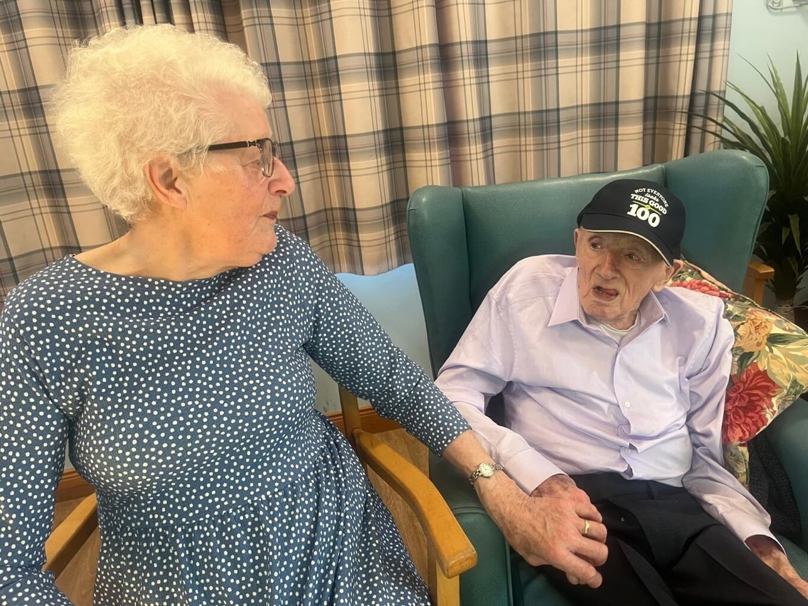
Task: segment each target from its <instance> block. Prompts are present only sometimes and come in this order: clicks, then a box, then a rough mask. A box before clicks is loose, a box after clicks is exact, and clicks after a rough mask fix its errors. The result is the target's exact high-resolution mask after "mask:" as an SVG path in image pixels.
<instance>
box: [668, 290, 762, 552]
mask: <svg viewBox="0 0 808 606" xmlns="http://www.w3.org/2000/svg"><path fill="white" fill-rule="evenodd" d="M722 311H723V306H719V307H718V309H717V311H716V314H717V317H716V322H715V330H714V333H713V334H712V335H706V339H707V340H708V341H709V342H710V343H712V345H711V347H710V349H709V351H708V352H707V355H706V357H705V358H704V360H703V363H702V364H701V365H700V367H699V368H698V369H696V371H695V372H694V373H693V375H692V376H690V377H688V383H689V386H690V413H689V414H688V417H687V426H688V430H689V432H690V441H691V443H692V445H693V462H692V464H691V467H690V470H689V471H688V472H687V473H686V474H685V475H684V476H683V477H682V484H683V486H684V487H685V488H686V489H687V491H688V492H689V493H690V494H692V495H693V496H694V497H695V498H696V499H698V500H699V501H700V502H701V505H702V507H703V508H704V510H705V511H706V512H707V513H709V514H710V515H711V516H712V517H714V518H715V519H717V520H718V521H719V522H721V523H722V524H724V525H725V526H727V527H728V528H729V529H730V530H731V531H732V532H733V533H734V534H735V535H736V536H737V537H738V538H739V539H741V540H742V541H745V540H746V539H747V538H749V537H750V536H753V535H765V536H768V537H771V538H772V539H774V535H772V533H771V532H770V530H769V522H770V517H769V514H768V513H766V510H765V509H763V507H762V506H761V505H760V503H758V502H757V501H756V500H755V498H754V497H753V496H752V495H751V494H749V492H748V491H747V490H746V489H745V488H744V487H743V486H741V484H740V482H738V480H737V479H736V478H735V476H733V475H732V474H731V473H730V472H729V471H727V469H726V468H725V467H724V466H723V463H724V455H723V450H722V448H721V427H722V424H723V419H724V396H725V393H726V388H727V380H728V377H729V372H730V366H731V365H732V344H733V334H732V328H731V327H730V324H729V322H727V321H726V320H724V319H723V317H722ZM775 540H776V539H775Z"/></svg>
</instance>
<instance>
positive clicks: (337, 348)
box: [0, 227, 468, 606]
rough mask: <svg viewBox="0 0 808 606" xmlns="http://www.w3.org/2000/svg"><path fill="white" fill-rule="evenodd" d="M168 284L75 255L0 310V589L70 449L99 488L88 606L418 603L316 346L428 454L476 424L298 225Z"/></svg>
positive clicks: (22, 557) (13, 599)
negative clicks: (317, 387) (334, 418)
mask: <svg viewBox="0 0 808 606" xmlns="http://www.w3.org/2000/svg"><path fill="white" fill-rule="evenodd" d="M277 234H278V246H277V248H276V249H275V251H273V253H271V254H270V255H267V256H266V257H265V258H264V259H263V260H262V261H261V262H260V263H258V264H257V265H255V266H254V267H251V268H246V269H235V270H232V271H228V272H224V273H222V274H219V275H217V276H214V277H212V278H208V279H203V280H193V281H189V282H171V281H165V280H154V279H149V278H138V277H126V276H118V275H113V274H108V273H105V272H102V271H99V270H95V269H92V268H90V267H87V266H85V265H82V264H81V263H80V262H78V261H77V260H76V259H74V258H73V257H66V258H64V259H62V260H61V261H58V262H56V263H54V264H53V265H51V266H49V267H48V268H46V269H45V270H43V271H41V272H40V273H38V274H37V275H35V276H33V277H32V278H30V279H28V280H26V281H24V282H23V283H22V284H21V285H20V286H18V287H17V288H16V289H15V290H14V292H13V293H12V295H11V296H10V297H9V299H8V302H7V305H6V309H5V310H4V312H3V315H2V317H0V436H2V440H1V441H0V478H2V479H0V603H2V604H31V605H33V604H36V605H41V604H61V603H64V604H67V603H68V602H67V600H66V599H65V598H64V597H63V596H62V595H61V594H59V593H58V591H57V590H56V589H55V588H54V586H53V582H52V579H51V578H50V576H49V575H47V574H44V573H40V572H38V571H39V569H40V568H41V565H42V563H43V560H44V556H43V543H44V540H45V539H46V537H47V536H48V534H49V531H50V525H51V520H52V511H53V508H52V501H53V491H54V489H55V487H56V485H57V483H58V480H59V478H60V476H61V472H62V467H63V458H64V455H63V453H64V445H65V442H66V441H68V442H69V452H70V459H71V461H72V462H73V464H74V466H75V468H76V470H77V471H78V472H79V473H80V474H81V476H82V477H84V478H85V479H86V480H87V481H89V482H90V483H91V484H92V485H93V486H94V487H95V488H96V491H97V496H98V513H99V526H100V528H101V552H100V557H99V567H98V575H97V580H96V587H95V604H96V605H98V606H107V605H127V606H129V605H156V604H160V605H164V604H172V605H173V604H177V605H207V604H239V605H252V604H255V605H259V604H260V605H267V604H273V605H286V604H288V605H298V604H307V605H308V604H311V605H314V604H346V605H347V604H351V605H356V604H373V605H379V604H390V605H395V606H401V605H405V604H427V603H428V598H427V595H426V590H425V587H424V585H423V583H422V581H421V580H420V579H419V578H418V576H417V573H416V572H415V569H414V567H413V565H412V563H411V561H410V559H409V556H408V555H407V553H406V551H405V549H404V547H403V545H402V544H401V540H400V538H399V535H398V532H397V531H396V528H395V526H394V524H393V522H392V519H391V517H390V514H389V512H388V510H387V509H386V508H385V506H384V504H383V503H382V502H381V501H380V499H379V497H378V496H377V494H376V493H375V492H374V490H373V488H372V487H371V486H370V484H369V482H368V480H367V477H366V475H365V473H364V470H363V469H362V466H361V464H360V463H359V461H358V459H357V458H356V456H355V454H354V452H353V450H352V449H351V447H350V446H349V445H348V443H347V442H346V440H345V439H344V438H343V436H342V435H341V434H340V433H339V432H338V431H337V430H336V429H335V428H334V426H333V425H332V424H331V423H330V422H329V421H328V420H327V419H326V418H325V417H324V416H323V415H322V414H320V413H319V412H317V411H316V410H315V409H314V395H315V394H314V380H313V376H312V373H311V369H310V366H309V363H308V357H309V356H311V357H312V358H313V359H314V360H315V361H316V362H317V363H318V364H320V365H321V366H322V367H323V368H324V369H326V370H327V371H328V372H329V373H330V374H331V375H332V376H334V378H335V379H336V380H337V381H339V382H341V383H343V384H344V385H346V386H347V387H348V388H349V389H351V390H352V391H354V393H356V394H357V395H359V396H360V397H363V398H366V399H368V400H370V401H372V402H374V403H375V406H376V408H377V410H378V411H379V412H380V414H382V415H384V416H388V417H390V418H394V419H396V420H398V421H399V422H400V423H401V424H402V425H404V426H405V427H407V428H408V429H409V430H410V431H411V432H412V433H413V434H414V435H416V436H417V437H418V438H419V439H421V440H422V441H424V442H425V443H426V444H427V445H428V446H429V447H430V448H431V449H432V450H433V451H436V452H441V451H442V450H443V448H445V447H446V446H447V445H448V444H449V443H450V442H451V441H452V440H453V439H454V438H455V437H457V436H458V435H459V434H460V433H462V432H463V431H465V430H466V429H467V428H468V426H467V424H466V423H465V421H464V420H463V419H462V417H460V416H459V414H458V413H457V412H456V410H455V409H454V407H453V406H451V404H449V402H448V401H447V400H446V399H445V398H444V397H443V395H442V394H441V393H440V392H439V391H438V390H437V388H435V387H434V385H433V384H432V382H431V381H430V380H429V379H428V378H427V377H426V376H425V375H424V373H423V372H422V371H421V370H420V369H419V368H418V367H417V365H415V364H414V363H412V362H411V361H410V360H409V359H407V357H406V356H405V355H404V354H403V353H401V352H400V351H399V350H398V349H397V348H396V347H395V346H393V345H392V343H390V341H389V339H388V338H387V336H386V335H385V334H384V333H383V332H382V331H381V329H380V328H379V326H378V325H377V324H376V322H375V321H374V320H373V318H372V317H371V316H370V315H369V314H368V312H367V311H366V310H365V309H364V308H363V307H362V306H361V304H359V302H358V301H357V300H356V299H355V298H354V297H353V295H351V293H350V292H348V291H347V290H346V289H345V288H344V287H343V286H342V285H341V284H340V282H339V281H338V280H337V279H336V277H335V276H334V275H333V274H332V273H331V272H329V271H328V270H327V268H326V267H325V266H324V265H323V263H322V262H321V261H320V260H319V259H318V258H317V257H316V256H315V255H314V254H313V253H312V252H311V250H310V249H309V248H308V247H307V246H306V245H305V244H304V243H303V242H302V241H301V240H299V239H298V238H296V237H295V236H293V235H291V234H289V233H288V232H286V231H285V230H283V229H282V228H280V227H278V228H277Z"/></svg>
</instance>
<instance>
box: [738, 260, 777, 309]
mask: <svg viewBox="0 0 808 606" xmlns="http://www.w3.org/2000/svg"><path fill="white" fill-rule="evenodd" d="M773 277H774V268H772V267H769V266H768V265H766V264H765V263H761V262H760V261H750V262H749V266H748V267H747V269H746V278H745V279H744V283H743V291H744V294H745V295H746V296H747V297H749V298H750V299H752V300H753V301H754V302H755V303H757V304H758V305H762V304H763V293H764V291H765V287H766V282H768V281H769V280H771V279H772V278H773Z"/></svg>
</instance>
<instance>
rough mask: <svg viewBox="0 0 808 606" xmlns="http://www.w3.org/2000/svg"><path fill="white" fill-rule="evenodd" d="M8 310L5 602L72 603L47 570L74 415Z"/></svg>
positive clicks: (0, 338) (4, 319)
mask: <svg viewBox="0 0 808 606" xmlns="http://www.w3.org/2000/svg"><path fill="white" fill-rule="evenodd" d="M8 311H9V307H8V306H7V307H6V309H5V312H8ZM5 312H4V314H3V315H0V604H8V605H13V604H14V605H16V604H25V605H34V604H36V605H42V606H50V605H53V604H60V605H64V604H70V602H69V601H68V599H67V598H66V597H65V596H64V595H63V594H62V593H61V592H59V590H57V589H56V587H55V585H54V583H53V575H52V574H51V573H45V572H42V570H41V568H42V565H43V564H44V562H45V540H46V539H47V538H48V535H49V534H50V532H51V526H52V524H53V504H54V492H55V490H56V485H57V484H58V482H59V478H60V477H61V475H62V471H63V467H64V449H65V442H66V440H67V433H68V422H67V419H66V417H65V415H63V413H62V412H61V411H60V410H59V409H58V408H57V407H56V406H54V405H53V404H52V402H51V401H50V398H49V396H48V393H47V389H46V387H45V385H44V384H43V381H42V376H41V372H40V368H39V366H38V364H37V363H36V360H35V359H34V357H33V355H32V354H31V351H30V349H29V347H28V346H27V345H26V342H25V341H24V339H23V336H22V335H21V334H19V333H18V331H17V328H18V323H17V322H16V321H15V320H14V319H13V318H12V317H11V315H12V314H10V313H5Z"/></svg>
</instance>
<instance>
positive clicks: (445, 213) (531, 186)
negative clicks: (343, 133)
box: [407, 150, 769, 374]
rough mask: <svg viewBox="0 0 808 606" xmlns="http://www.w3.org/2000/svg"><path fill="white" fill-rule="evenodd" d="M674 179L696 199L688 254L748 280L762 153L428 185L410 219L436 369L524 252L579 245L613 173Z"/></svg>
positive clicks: (715, 270) (761, 200) (728, 278)
mask: <svg viewBox="0 0 808 606" xmlns="http://www.w3.org/2000/svg"><path fill="white" fill-rule="evenodd" d="M621 178H635V179H646V180H649V181H654V182H657V183H661V184H663V185H665V186H666V187H667V188H668V189H670V190H671V191H672V192H673V193H675V194H676V195H677V196H678V197H679V198H680V199H681V200H682V201H683V202H684V204H685V206H686V208H687V226H686V229H685V237H684V242H683V246H682V250H683V255H684V257H685V258H686V259H688V260H689V261H691V262H693V263H695V264H696V265H699V266H700V267H703V268H704V269H706V270H707V271H708V272H710V273H712V274H713V275H714V276H715V277H717V278H718V279H719V280H721V281H723V282H724V283H725V284H727V285H728V286H729V287H730V288H732V289H734V290H740V289H741V288H742V286H743V280H744V276H745V274H746V266H747V264H748V263H749V259H750V258H751V256H752V250H753V247H754V243H755V238H756V236H757V231H758V227H759V226H760V220H761V217H762V215H763V210H764V208H765V204H766V198H767V195H768V188H769V179H768V173H767V172H766V167H765V166H764V164H763V163H762V162H761V161H760V160H759V159H758V158H756V157H755V156H753V155H751V154H747V153H744V152H738V151H729V150H721V151H715V152H709V153H706V154H699V155H695V156H689V157H687V158H683V159H681V160H674V161H671V162H667V163H665V164H655V165H651V166H645V167H642V168H638V169H634V170H628V171H623V172H616V173H601V174H590V175H581V176H576V177H565V178H559V179H545V180H540V181H529V182H525V183H509V184H503V185H489V186H481V187H464V188H460V187H435V186H428V187H422V188H420V189H418V190H417V191H415V192H414V193H413V194H412V196H411V197H410V202H409V205H408V207H407V225H408V229H409V237H410V245H411V247H412V255H413V260H414V262H415V272H416V276H417V279H418V288H419V290H420V293H421V301H422V304H423V308H424V319H425V322H426V329H427V337H428V340H429V354H430V361H431V364H432V369H433V371H434V372H435V373H436V374H437V372H438V370H439V369H440V367H441V365H442V364H443V362H444V361H445V360H446V358H447V357H448V356H449V354H450V353H451V352H452V349H454V346H455V345H456V344H457V341H458V340H459V339H460V337H461V335H462V334H463V331H464V330H465V328H466V326H467V325H468V323H469V321H470V320H471V317H472V315H473V314H474V312H475V311H476V309H477V307H478V306H479V304H480V302H481V301H482V300H483V298H484V297H485V295H486V293H487V292H488V290H489V289H490V288H491V287H492V286H493V285H494V284H495V283H496V282H497V280H499V278H500V277H501V276H502V275H503V274H504V273H505V272H506V271H507V270H508V269H509V268H510V267H511V266H512V265H513V264H514V263H515V262H516V261H518V260H520V259H523V258H525V257H529V256H533V255H541V254H548V253H566V254H572V253H573V252H574V251H573V242H572V232H573V229H574V228H575V219H576V217H577V215H578V212H579V211H580V210H581V208H583V207H584V206H585V205H586V204H587V203H588V202H589V200H590V199H591V198H592V196H593V195H594V193H595V192H596V191H597V190H598V189H600V188H601V187H602V186H603V185H604V184H606V183H607V182H609V181H612V180H614V179H621Z"/></svg>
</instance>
